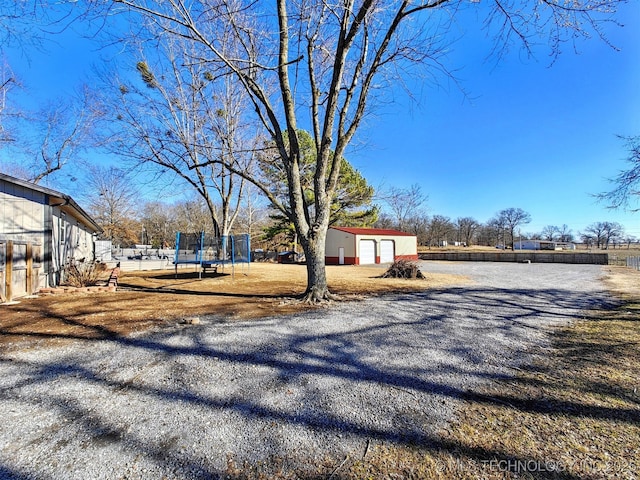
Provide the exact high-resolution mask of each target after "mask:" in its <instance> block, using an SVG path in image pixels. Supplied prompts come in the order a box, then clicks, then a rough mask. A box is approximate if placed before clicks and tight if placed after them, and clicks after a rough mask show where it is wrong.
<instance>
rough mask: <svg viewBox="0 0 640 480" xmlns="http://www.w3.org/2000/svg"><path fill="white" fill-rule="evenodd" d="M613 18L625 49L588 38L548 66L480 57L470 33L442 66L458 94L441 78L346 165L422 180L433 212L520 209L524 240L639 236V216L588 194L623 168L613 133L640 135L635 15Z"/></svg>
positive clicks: (391, 115) (380, 176) (480, 43)
mask: <svg viewBox="0 0 640 480" xmlns="http://www.w3.org/2000/svg"><path fill="white" fill-rule="evenodd" d="M620 13H621V15H620V16H619V19H620V21H621V22H622V23H623V24H624V25H625V26H624V28H613V26H611V28H608V29H607V32H608V38H609V40H610V41H611V43H613V44H614V45H615V46H617V47H618V48H620V49H621V51H618V52H617V51H615V50H613V49H612V48H611V47H610V46H608V45H606V44H605V43H604V42H602V41H600V40H599V39H597V38H592V39H590V40H588V41H585V42H580V43H579V44H578V50H579V52H578V54H575V53H574V52H573V50H572V49H571V47H569V46H567V47H565V50H566V51H565V52H564V53H563V54H562V55H561V56H560V57H559V58H558V59H557V61H556V62H555V63H554V64H553V65H552V66H550V59H549V57H548V49H545V48H539V49H537V50H536V51H535V54H536V58H533V59H532V58H527V57H526V56H522V55H519V54H518V53H519V52H515V51H513V52H511V53H510V54H509V55H507V56H506V57H505V58H503V59H502V60H501V61H499V62H496V60H495V59H492V58H489V59H487V54H488V52H490V51H491V47H492V41H491V39H490V38H486V36H485V35H484V33H482V32H480V30H479V28H475V26H473V25H472V26H471V28H469V31H468V32H466V33H468V35H466V36H465V37H464V38H463V39H462V40H461V41H459V42H458V43H457V44H455V45H454V46H453V49H454V51H453V52H451V54H450V55H449V56H448V60H447V65H448V66H449V68H452V69H454V68H458V69H459V70H458V71H457V72H456V77H457V78H458V79H459V80H460V84H461V86H462V87H463V88H464V90H465V93H466V95H465V94H463V93H462V92H461V91H460V89H458V88H457V87H455V86H450V85H447V84H446V82H443V86H444V88H440V89H433V88H432V89H430V90H427V91H423V94H422V101H421V104H420V105H415V104H412V103H411V102H409V101H406V100H405V102H403V103H399V104H397V105H394V108H393V109H391V108H387V109H386V111H385V113H384V114H383V115H380V116H379V117H378V118H376V119H375V121H373V120H370V121H369V122H368V126H367V131H366V135H367V140H368V143H369V148H368V149H365V148H363V149H358V150H357V151H356V152H354V154H353V155H352V156H350V157H349V160H350V161H351V162H352V163H353V164H354V165H355V166H356V167H357V168H358V169H360V170H361V172H362V173H363V174H364V175H365V177H366V178H367V179H368V180H369V181H370V182H371V183H372V184H373V185H375V186H378V185H383V186H387V187H389V186H405V187H406V186H409V185H411V184H414V183H417V184H419V185H420V186H421V187H422V191H423V193H425V194H427V195H428V196H429V199H428V202H427V210H428V212H429V213H430V214H432V215H433V214H438V215H445V216H448V217H450V218H452V219H455V218H457V217H463V216H471V217H474V218H476V219H477V220H479V221H481V222H485V221H487V220H488V219H489V218H491V217H492V216H494V215H495V214H496V213H497V212H499V211H500V210H502V209H504V208H510V207H517V208H522V209H523V210H525V211H527V212H529V213H530V214H531V217H532V221H531V223H530V224H529V225H527V226H525V227H523V231H524V232H539V231H541V230H542V229H543V228H544V227H545V226H547V225H556V226H560V225H563V224H566V225H568V226H569V227H570V228H571V229H572V230H573V232H574V233H577V232H578V231H581V230H583V229H584V228H585V226H587V225H588V224H590V223H593V222H597V221H618V222H620V223H621V224H622V225H624V226H625V229H626V232H627V233H628V234H631V235H634V236H636V237H640V213H636V214H633V213H628V212H624V211H611V210H609V209H607V208H605V205H603V204H602V203H598V202H596V200H595V199H594V198H593V197H592V195H593V194H595V193H599V192H603V191H608V190H610V188H611V184H610V183H609V182H608V180H607V179H608V178H612V177H614V176H615V175H616V174H617V173H618V172H619V171H620V170H622V169H625V168H626V164H625V160H624V159H625V157H626V155H627V152H626V151H625V147H624V144H623V142H621V141H620V139H619V138H617V137H616V135H625V136H629V135H638V134H640V7H639V6H638V4H637V3H633V4H630V5H626V6H624V7H623V8H622V10H621V12H620ZM414 88H415V91H419V90H420V89H421V86H420V85H419V84H416V85H414Z"/></svg>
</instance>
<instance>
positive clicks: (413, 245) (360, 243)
mask: <svg viewBox="0 0 640 480" xmlns="http://www.w3.org/2000/svg"><path fill="white" fill-rule="evenodd" d="M397 260H418V240H417V237H416V236H415V235H412V234H410V233H406V232H401V231H398V230H388V229H381V228H356V227H330V228H329V230H328V231H327V242H326V252H325V262H326V264H327V265H370V264H377V263H392V262H395V261H397Z"/></svg>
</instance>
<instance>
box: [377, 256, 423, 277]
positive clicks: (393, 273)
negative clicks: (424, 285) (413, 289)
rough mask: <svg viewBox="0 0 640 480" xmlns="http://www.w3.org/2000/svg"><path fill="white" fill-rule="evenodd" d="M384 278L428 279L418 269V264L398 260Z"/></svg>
mask: <svg viewBox="0 0 640 480" xmlns="http://www.w3.org/2000/svg"><path fill="white" fill-rule="evenodd" d="M382 278H408V279H415V278H421V279H424V278H426V277H425V276H424V274H423V273H422V272H421V271H420V269H419V268H418V264H417V263H415V262H412V261H410V260H398V261H396V262H394V263H393V265H391V266H390V267H389V269H388V270H387V271H386V272H385V273H384V274H383V275H382Z"/></svg>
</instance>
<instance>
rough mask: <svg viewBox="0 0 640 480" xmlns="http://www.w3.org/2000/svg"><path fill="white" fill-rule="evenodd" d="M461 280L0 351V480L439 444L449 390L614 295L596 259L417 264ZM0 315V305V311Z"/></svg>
mask: <svg viewBox="0 0 640 480" xmlns="http://www.w3.org/2000/svg"><path fill="white" fill-rule="evenodd" d="M422 270H423V272H425V273H427V274H428V272H436V271H438V272H447V273H458V274H463V275H467V276H469V277H470V278H471V279H472V280H473V283H471V284H466V285H461V286H459V287H453V288H447V289H442V290H429V291H426V292H424V293H418V294H407V295H394V296H385V297H381V298H372V299H367V300H364V301H360V302H346V303H342V304H335V305H333V306H331V307H329V308H326V309H320V310H316V311H312V312H308V313H305V314H301V315H293V316H286V317H278V318H271V319H266V320H261V321H249V322H242V323H228V324H227V323H224V321H223V319H217V318H214V317H211V318H207V319H203V323H202V324H200V325H190V326H189V325H179V326H175V327H171V328H165V329H163V330H161V331H156V332H151V333H146V334H144V335H138V336H136V337H129V338H119V339H113V340H104V341H92V342H86V341H80V340H78V341H75V342H73V343H70V344H68V345H66V346H59V347H56V348H33V349H26V350H14V351H8V352H2V353H1V354H0V418H1V419H2V420H1V422H0V478H3V479H4V478H29V479H31V478H33V479H43V480H44V479H83V480H84V479H99V478H105V479H114V478H132V479H137V478H145V479H147V478H150V479H156V478H157V479H160V478H216V477H217V476H219V475H221V474H222V473H224V472H225V471H226V469H227V466H228V461H230V460H231V461H233V462H234V463H235V464H236V465H242V464H243V463H244V462H249V463H255V462H271V463H274V464H275V463H278V462H279V464H280V465H281V466H282V468H283V469H284V470H290V469H294V468H296V469H297V468H302V467H303V466H304V465H309V466H311V468H313V465H314V464H315V465H318V464H319V463H320V462H322V461H324V460H329V461H331V462H337V464H339V463H340V461H341V460H342V459H343V458H344V457H345V456H346V455H350V456H351V458H359V457H360V456H362V454H363V453H364V451H365V449H366V448H367V446H368V445H371V444H375V443H379V442H390V441H395V442H411V443H416V442H417V443H425V442H437V434H436V433H437V431H438V429H439V428H440V427H441V426H443V425H444V423H445V422H446V421H447V420H448V419H450V418H451V414H452V412H453V411H454V409H455V407H456V405H457V403H458V402H459V400H458V399H459V397H460V396H461V395H462V394H464V393H465V392H467V391H468V390H469V389H473V388H474V387H477V386H478V385H479V384H481V383H482V382H487V381H490V380H491V379H494V378H497V377H501V376H505V375H509V374H510V372H511V371H512V370H511V367H513V366H516V365H518V364H520V363H522V362H523V361H527V358H528V357H527V355H528V354H531V353H535V352H536V351H540V349H541V348H544V345H545V341H546V339H547V334H548V331H549V327H550V326H553V325H558V324H564V323H566V322H569V321H571V320H572V319H574V318H576V317H578V316H579V315H580V310H582V309H584V308H589V307H591V306H594V305H596V304H601V303H602V302H610V301H611V298H609V297H608V296H607V294H606V293H605V292H604V289H603V286H602V285H601V283H600V281H599V277H600V275H601V274H602V269H601V267H599V266H592V265H560V264H506V263H433V262H432V263H425V264H423V268H422ZM0 314H1V310H0Z"/></svg>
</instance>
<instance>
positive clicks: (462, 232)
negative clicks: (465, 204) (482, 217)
mask: <svg viewBox="0 0 640 480" xmlns="http://www.w3.org/2000/svg"><path fill="white" fill-rule="evenodd" d="M455 223H456V228H457V231H458V232H457V233H458V241H459V242H463V243H464V244H465V245H472V244H473V238H474V236H475V234H476V232H477V231H478V229H479V228H480V222H478V221H477V220H476V219H475V218H471V217H460V218H457V219H456V222H455Z"/></svg>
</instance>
